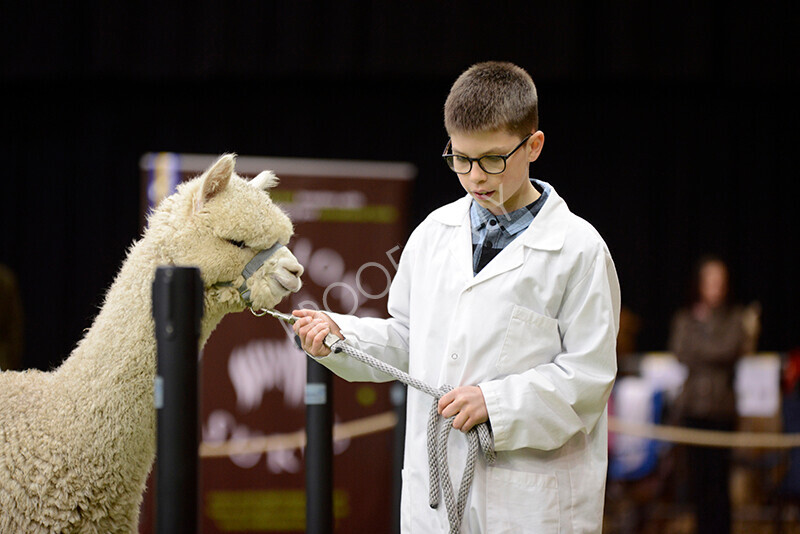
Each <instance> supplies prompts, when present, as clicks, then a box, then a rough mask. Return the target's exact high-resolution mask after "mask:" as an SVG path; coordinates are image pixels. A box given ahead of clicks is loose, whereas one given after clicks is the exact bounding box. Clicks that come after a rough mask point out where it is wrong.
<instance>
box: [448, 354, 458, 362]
mask: <svg viewBox="0 0 800 534" xmlns="http://www.w3.org/2000/svg"><path fill="white" fill-rule="evenodd" d="M450 358H452V359H453V360H457V359H458V354H456V353H455V352H454V353H453V354H451V355H450Z"/></svg>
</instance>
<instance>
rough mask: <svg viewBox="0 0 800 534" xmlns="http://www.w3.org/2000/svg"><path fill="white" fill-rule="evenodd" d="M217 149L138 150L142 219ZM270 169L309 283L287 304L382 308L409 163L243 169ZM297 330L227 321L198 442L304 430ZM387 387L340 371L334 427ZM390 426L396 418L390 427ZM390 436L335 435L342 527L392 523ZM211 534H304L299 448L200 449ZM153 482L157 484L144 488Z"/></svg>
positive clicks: (385, 407) (248, 170)
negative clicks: (224, 452)
mask: <svg viewBox="0 0 800 534" xmlns="http://www.w3.org/2000/svg"><path fill="white" fill-rule="evenodd" d="M216 158H217V156H215V155H195V154H174V153H149V154H145V155H144V156H143V157H142V159H141V164H140V168H141V177H142V223H143V224H145V214H146V212H147V211H148V210H149V209H151V208H152V207H153V206H155V205H157V203H158V202H159V201H160V200H161V199H163V198H164V197H165V196H167V195H169V194H170V193H171V192H172V191H174V190H175V188H176V187H177V185H178V184H179V183H180V182H182V181H185V180H188V179H191V178H193V177H195V176H198V175H200V174H201V173H202V172H203V171H204V170H205V169H206V168H208V167H209V166H210V165H211V164H212V163H213V162H214V161H215V160H216ZM262 170H272V171H274V172H275V174H276V175H277V176H278V177H279V178H280V183H279V184H278V186H277V187H276V188H275V189H273V190H272V193H271V194H272V198H273V199H274V200H275V202H276V203H278V204H279V205H280V206H281V207H282V208H283V209H284V210H285V211H286V212H287V213H288V214H289V216H290V217H291V219H292V221H293V222H294V225H295V236H294V237H293V239H292V241H291V242H290V244H289V247H290V248H291V250H292V252H293V253H294V254H295V256H297V258H298V260H299V261H300V263H302V264H303V266H304V267H305V274H304V275H303V283H304V285H303V289H302V290H301V291H300V292H299V293H297V294H294V295H292V296H291V297H289V298H287V299H286V300H284V301H283V302H281V303H280V304H279V305H278V309H280V310H281V311H285V312H289V311H291V310H292V309H295V308H300V307H305V308H316V309H322V310H330V311H335V312H343V313H354V314H356V315H359V316H376V317H382V316H385V314H386V300H387V294H388V290H389V284H390V282H391V280H392V278H393V277H394V274H395V268H396V265H397V262H398V261H399V259H400V252H401V250H402V246H403V245H404V244H405V241H406V238H407V233H408V228H407V224H408V213H409V200H410V193H411V186H412V180H413V179H414V177H415V175H416V169H415V167H414V166H413V165H411V164H407V163H396V162H365V161H344V160H304V159H287V158H261V157H246V156H240V157H238V158H237V160H236V173H237V174H239V175H240V176H243V177H253V176H255V175H256V174H258V173H259V172H261V171H262ZM290 332H291V331H290V330H287V329H285V328H284V327H283V325H282V323H280V322H279V321H277V320H276V319H273V318H271V317H269V316H266V317H255V316H254V315H252V314H251V313H250V312H244V313H239V314H233V315H229V316H227V317H226V318H225V319H224V320H223V321H222V322H221V323H220V325H219V326H218V327H217V329H216V330H215V331H214V333H213V334H212V335H211V339H210V340H209V342H208V344H207V345H206V346H205V348H204V350H203V352H202V359H201V369H200V373H201V375H200V376H201V386H200V396H201V408H200V424H201V439H202V441H203V442H204V443H206V444H215V443H221V442H225V441H229V440H236V439H247V438H257V437H269V436H284V435H292V434H295V433H299V432H302V431H303V430H304V427H305V404H304V393H305V373H306V360H305V355H304V353H303V352H302V351H300V350H299V349H298V348H297V347H296V346H295V344H294V341H293V338H292V336H291V334H290ZM390 388H391V385H390V384H371V383H363V384H360V383H348V382H345V381H343V380H341V379H338V378H335V380H334V386H333V399H334V401H333V410H334V423H346V422H349V421H355V420H361V419H363V418H367V417H370V416H376V415H379V414H384V413H386V412H389V411H391V410H392V401H391V399H390ZM384 426H386V425H384ZM392 447H393V440H392V431H391V430H388V431H387V430H385V429H384V430H382V431H378V432H375V433H370V434H366V435H363V436H358V437H353V438H345V439H340V440H337V441H336V443H335V444H334V466H333V471H334V480H333V485H334V505H333V507H334V518H335V529H336V532H339V533H346V532H353V533H360V532H389V531H390V530H391V525H390V521H391V517H392V499H393V494H392V476H393V475H392ZM199 478H200V489H199V490H200V504H199V508H200V515H201V517H200V519H199V522H200V525H201V528H202V532H203V533H206V534H207V533H215V532H251V533H256V532H271V533H274V532H303V531H304V530H305V491H304V485H305V483H304V462H303V449H302V447H299V448H298V447H292V446H291V445H289V446H288V448H284V449H281V448H276V449H275V450H270V451H269V452H252V453H243V454H231V455H229V456H224V457H218V458H202V459H201V462H200V477H199ZM153 487H154V484H153V483H152V480H151V482H150V483H149V484H148V492H151V491H152V488H153ZM152 503H153V501H152V495H151V494H149V493H148V494H147V495H145V502H144V504H143V509H142V516H141V522H140V532H141V533H150V532H152V531H153V513H154V512H153V504H152Z"/></svg>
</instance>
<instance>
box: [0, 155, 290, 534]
mask: <svg viewBox="0 0 800 534" xmlns="http://www.w3.org/2000/svg"><path fill="white" fill-rule="evenodd" d="M234 164H235V156H234V155H232V154H226V155H223V156H222V157H220V158H219V159H218V160H217V161H216V163H214V164H213V165H212V166H211V167H210V168H209V169H208V170H206V171H205V172H204V173H203V174H202V175H201V176H199V177H197V178H195V179H193V180H191V181H188V182H186V183H184V184H181V186H179V188H178V191H177V192H176V193H175V194H173V195H171V196H170V197H168V198H166V199H165V200H164V201H162V202H161V204H160V205H159V206H158V207H157V208H156V210H154V212H153V213H152V214H151V215H150V216H149V217H148V228H147V230H146V231H145V232H144V235H143V236H142V238H141V239H140V240H139V241H138V242H135V243H134V244H133V246H132V247H131V249H130V251H129V253H128V256H127V258H126V260H125V262H124V263H123V265H122V268H121V269H120V271H119V274H118V275H117V277H116V279H115V280H114V282H113V284H112V285H111V287H110V288H109V290H108V292H107V294H106V298H105V301H104V304H103V307H102V308H101V310H100V312H99V314H98V315H97V317H96V319H95V320H94V323H93V325H92V327H91V328H90V329H89V330H88V331H87V332H86V335H85V336H84V337H83V339H82V340H81V341H80V342H79V343H78V345H77V347H76V348H75V350H74V351H73V352H72V354H71V355H70V356H69V358H67V359H66V360H65V361H64V362H63V363H62V364H61V365H60V366H59V367H58V368H56V369H54V370H52V371H50V372H41V371H35V370H29V371H25V372H14V371H6V372H0V533H54V532H63V533H89V532H91V533H104V534H105V533H114V532H126V533H133V532H136V531H137V528H138V525H137V523H138V517H139V507H140V504H141V500H142V494H143V492H144V488H145V484H146V481H147V476H148V473H149V472H150V469H151V466H152V464H153V461H154V456H155V425H156V412H155V408H154V399H153V395H154V385H153V383H154V378H155V374H156V342H155V337H154V324H153V319H152V315H151V301H152V298H151V292H152V283H153V279H154V276H155V269H156V267H157V266H159V265H192V266H197V267H199V268H200V271H201V278H202V280H203V284H204V287H205V289H204V315H203V320H202V330H201V335H200V347H202V346H203V345H204V344H205V342H206V340H207V339H208V337H209V336H210V335H211V332H212V331H213V330H214V328H215V327H216V325H217V324H218V323H219V322H220V321H221V320H222V318H223V317H224V316H225V315H226V314H228V313H231V312H239V311H242V310H244V309H245V308H246V307H248V306H251V307H253V308H255V309H258V308H271V307H274V306H275V305H276V304H277V303H278V302H279V301H280V300H281V299H282V298H283V297H285V296H286V295H288V294H289V293H290V292H294V291H297V290H299V289H300V276H301V275H302V272H303V268H302V267H301V266H300V264H299V263H298V262H297V260H296V258H295V257H294V256H293V255H292V253H291V252H289V250H288V249H287V248H286V247H280V246H279V248H278V249H277V251H276V252H275V253H274V254H273V255H272V256H270V257H269V259H267V260H266V262H265V263H264V264H263V265H262V266H261V267H260V268H258V270H257V271H256V272H255V273H253V274H252V275H251V276H250V277H249V278H248V279H247V280H245V279H244V277H243V275H242V272H243V267H244V266H245V265H246V264H247V263H248V262H249V260H250V259H251V258H253V257H254V256H255V255H256V254H257V253H258V252H259V251H261V250H265V249H268V248H270V247H272V246H273V244H275V243H280V244H281V245H285V244H287V243H288V241H289V239H290V237H291V236H292V233H293V228H292V223H291V221H290V220H289V218H288V216H287V215H286V214H285V213H283V212H282V211H281V210H280V209H279V208H278V207H277V206H276V205H275V204H273V202H272V200H271V199H270V196H269V194H268V193H267V192H266V190H268V189H269V188H271V187H273V186H274V185H275V184H276V183H277V178H276V177H275V176H274V175H273V174H272V173H271V172H268V171H265V172H263V173H261V174H259V175H258V176H257V177H256V178H254V179H253V180H251V181H249V182H248V181H245V180H244V179H242V178H241V177H239V176H238V175H236V174H235V173H234ZM243 284H244V287H240V286H243ZM237 288H239V289H238V290H237ZM244 290H249V291H244ZM240 291H242V293H240ZM242 295H245V296H244V297H243V296H242Z"/></svg>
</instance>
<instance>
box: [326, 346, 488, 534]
mask: <svg viewBox="0 0 800 534" xmlns="http://www.w3.org/2000/svg"><path fill="white" fill-rule="evenodd" d="M330 349H331V350H333V351H334V352H344V353H345V354H347V355H348V356H351V357H353V358H355V359H356V360H358V361H360V362H362V363H365V364H367V365H369V366H370V367H373V368H375V369H377V370H379V371H382V372H384V373H386V374H388V375H389V376H393V377H394V378H396V379H397V380H399V381H400V382H403V383H404V384H406V385H408V386H411V387H413V388H415V389H418V390H420V391H422V392H424V393H427V394H428V395H430V396H431V397H433V399H434V400H433V405H432V406H431V412H430V415H429V417H428V435H427V442H428V468H429V470H430V488H429V495H428V498H429V504H430V506H431V508H436V507H438V506H439V497H440V494H443V495H444V502H445V505H446V507H447V518H448V520H449V521H450V534H458V531H459V529H460V528H461V522H462V521H463V518H464V507H465V506H466V504H467V497H469V491H470V489H471V487H472V479H473V477H474V475H475V461H476V459H477V457H478V448H479V447H480V449H481V450H483V455H484V458H486V461H487V462H488V463H489V464H490V465H491V464H493V463H494V461H495V452H494V439H493V438H492V431H491V430H490V429H489V425H488V422H484V423H481V424H479V425H475V426H474V427H472V428H471V429H470V430H469V432H467V433H466V437H467V443H468V446H469V448H468V451H467V461H466V465H465V466H464V474H463V476H462V478H461V486H460V487H459V488H458V496H457V497H456V496H455V494H454V492H453V483H452V482H451V480H450V471H449V469H448V465H447V438H448V435H449V433H450V429H451V428H453V419H454V418H455V416H452V417H449V418H447V419H444V418H443V417H441V416H440V415H439V410H438V403H439V398H440V397H441V396H442V395H444V394H445V393H447V392H448V391H450V390H451V389H453V388H452V387H451V386H448V385H445V386H442V387H441V388H439V389H436V388H433V387H431V386H429V385H428V384H426V383H425V382H422V381H421V380H417V379H416V378H414V377H413V376H411V375H409V374H408V373H405V372H403V371H401V370H400V369H397V368H395V367H392V366H391V365H388V364H387V363H385V362H382V361H380V360H378V359H377V358H374V357H372V356H370V355H369V354H367V353H365V352H362V351H360V350H358V349H356V348H354V347H352V346H350V345H348V344H347V343H345V342H344V340H339V341H337V342H336V343H334V344H332V345H331V346H330Z"/></svg>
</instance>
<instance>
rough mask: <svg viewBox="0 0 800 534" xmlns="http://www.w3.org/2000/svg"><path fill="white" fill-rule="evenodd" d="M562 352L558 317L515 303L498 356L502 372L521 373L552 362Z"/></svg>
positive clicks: (498, 366)
mask: <svg viewBox="0 0 800 534" xmlns="http://www.w3.org/2000/svg"><path fill="white" fill-rule="evenodd" d="M559 352H561V336H560V335H559V332H558V321H557V320H555V319H553V318H551V317H546V316H544V315H540V314H538V313H536V312H535V311H532V310H529V309H527V308H523V307H522V306H518V305H516V304H515V305H514V308H513V309H512V310H511V319H510V320H509V322H508V327H507V328H506V335H505V338H504V339H503V346H502V348H501V349H500V356H499V357H498V360H497V369H498V371H500V372H501V373H521V372H523V371H527V370H528V369H531V368H532V367H535V366H537V365H540V364H543V363H549V362H551V361H552V360H553V358H554V357H555V356H556V354H558V353H559Z"/></svg>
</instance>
